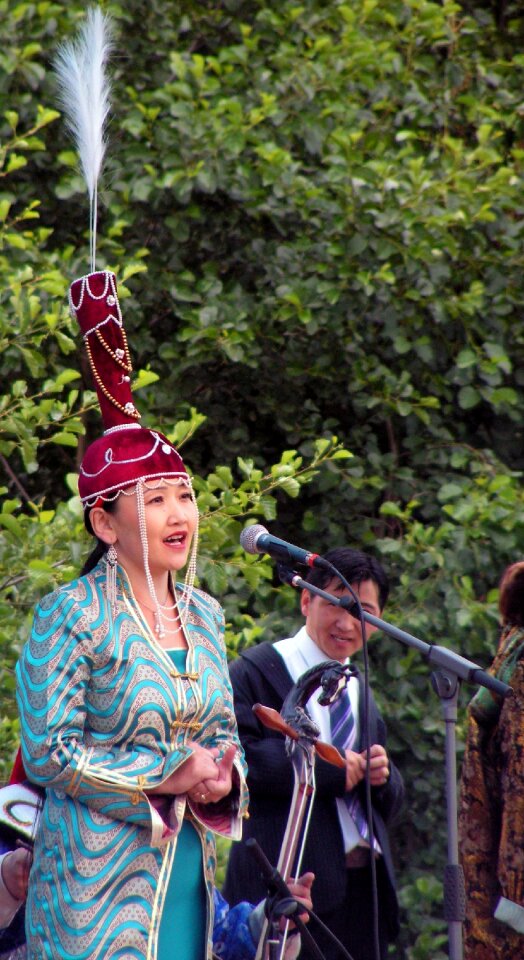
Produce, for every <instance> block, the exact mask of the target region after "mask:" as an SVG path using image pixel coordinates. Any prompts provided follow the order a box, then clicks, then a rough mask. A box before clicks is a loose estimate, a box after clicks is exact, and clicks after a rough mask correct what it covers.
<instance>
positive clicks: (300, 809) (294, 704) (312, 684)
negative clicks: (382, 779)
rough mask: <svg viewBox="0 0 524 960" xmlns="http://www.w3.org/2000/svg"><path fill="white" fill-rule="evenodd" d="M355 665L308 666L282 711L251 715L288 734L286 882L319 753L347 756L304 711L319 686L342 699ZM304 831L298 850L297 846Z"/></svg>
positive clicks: (263, 957)
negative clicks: (289, 773) (291, 779)
mask: <svg viewBox="0 0 524 960" xmlns="http://www.w3.org/2000/svg"><path fill="white" fill-rule="evenodd" d="M355 673H356V671H355V669H354V668H353V667H352V666H350V665H349V664H342V663H339V662H338V661H337V660H323V661H322V663H319V664H317V665H316V666H314V667H311V668H310V669H309V670H306V672H305V673H303V674H302V676H300V677H299V678H298V680H297V681H296V683H295V684H294V685H293V686H292V688H291V690H290V691H289V693H288V695H287V696H286V698H285V700H284V702H283V704H282V708H281V710H280V713H279V712H278V711H277V710H274V709H273V708H272V707H265V706H263V705H262V704H260V703H255V704H254V705H253V708H252V709H253V713H254V714H255V716H256V717H257V718H258V719H259V720H260V722H261V723H262V724H264V726H266V727H269V728H270V729H272V730H277V731H279V732H280V733H282V734H284V736H285V737H286V753H287V755H288V756H289V758H290V760H291V763H292V765H293V775H294V787H293V795H292V798H291V806H290V810H289V814H288V819H287V823H286V829H285V831H284V838H283V841H282V846H281V849H280V853H279V857H278V862H277V871H278V873H279V874H280V876H281V877H283V878H284V880H287V879H288V878H289V877H290V876H294V877H298V876H299V873H300V865H301V861H302V856H303V853H304V847H305V843H306V838H307V833H308V829H309V820H310V817H311V811H312V807H313V798H314V795H315V757H316V754H318V755H319V757H321V758H322V759H323V760H326V761H327V763H332V764H333V765H334V766H337V767H340V768H342V767H345V762H344V758H343V757H342V755H341V754H340V753H339V751H338V750H337V748H336V747H334V746H332V745H331V744H329V743H324V742H323V741H322V740H320V739H319V736H320V730H319V728H318V726H317V724H316V723H314V721H313V720H312V719H311V717H310V716H309V714H308V713H307V711H306V704H307V702H308V700H309V699H310V697H311V696H312V695H313V693H314V692H315V690H316V689H318V688H319V687H320V688H321V693H320V695H319V697H318V703H319V704H320V705H321V706H329V705H330V704H332V703H334V702H335V700H337V699H338V697H339V696H340V694H341V693H342V691H343V689H344V687H345V686H346V684H347V682H348V680H349V678H350V677H351V676H354V675H355ZM301 835H302V842H301V846H300V851H299V854H298V856H297V848H298V844H299V840H300V838H301ZM288 928H289V923H286V926H285V930H284V931H283V933H281V934H280V944H279V951H278V954H277V956H278V960H281V958H282V957H283V955H284V950H285V946H286V939H287V933H288ZM267 931H268V921H267V920H266V922H265V923H264V927H263V930H262V934H261V937H260V940H259V943H258V949H257V955H256V960H268V958H269V941H268V936H267Z"/></svg>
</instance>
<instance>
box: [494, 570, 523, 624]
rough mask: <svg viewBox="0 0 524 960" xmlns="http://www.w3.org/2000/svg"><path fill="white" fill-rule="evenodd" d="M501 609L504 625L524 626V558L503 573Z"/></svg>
mask: <svg viewBox="0 0 524 960" xmlns="http://www.w3.org/2000/svg"><path fill="white" fill-rule="evenodd" d="M499 610H500V615H501V617H502V622H503V624H504V626H506V625H508V624H513V625H515V626H517V627H524V560H519V561H518V562H517V563H512V564H511V565H510V566H509V567H506V569H505V571H504V573H503V574H502V578H501V581H500V584H499Z"/></svg>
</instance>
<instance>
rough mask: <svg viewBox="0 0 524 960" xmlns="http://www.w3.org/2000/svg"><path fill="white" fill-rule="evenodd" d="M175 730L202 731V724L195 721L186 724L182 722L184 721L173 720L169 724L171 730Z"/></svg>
mask: <svg viewBox="0 0 524 960" xmlns="http://www.w3.org/2000/svg"><path fill="white" fill-rule="evenodd" d="M177 728H179V729H180V730H195V731H196V730H201V729H202V724H201V723H198V722H197V721H196V720H192V721H189V722H187V723H186V722H184V720H173V723H172V724H171V730H176V729H177Z"/></svg>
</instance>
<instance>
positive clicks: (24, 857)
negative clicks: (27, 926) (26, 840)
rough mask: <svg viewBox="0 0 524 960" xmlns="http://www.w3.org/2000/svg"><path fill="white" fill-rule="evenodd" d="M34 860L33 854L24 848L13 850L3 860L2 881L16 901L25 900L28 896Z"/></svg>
mask: <svg viewBox="0 0 524 960" xmlns="http://www.w3.org/2000/svg"><path fill="white" fill-rule="evenodd" d="M32 860H33V855H32V853H31V852H30V850H26V849H25V848H24V847H19V848H18V849H17V850H12V851H11V852H10V853H7V854H6V855H5V857H4V859H3V860H2V866H1V869H2V880H3V881H4V885H5V887H6V888H7V892H8V893H10V894H11V896H12V897H13V899H14V900H25V898H26V896H27V885H28V883H29V871H30V869H31V863H32Z"/></svg>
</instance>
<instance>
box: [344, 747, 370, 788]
mask: <svg viewBox="0 0 524 960" xmlns="http://www.w3.org/2000/svg"><path fill="white" fill-rule="evenodd" d="M345 754H346V793H349V792H350V791H351V790H354V789H355V787H356V786H357V784H358V783H360V781H361V780H362V779H363V778H364V773H365V770H366V764H365V763H362V754H361V753H355V752H354V750H346V751H345Z"/></svg>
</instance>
